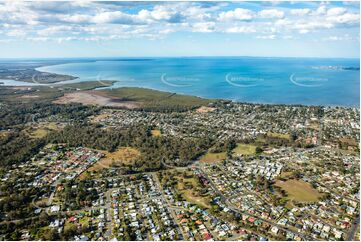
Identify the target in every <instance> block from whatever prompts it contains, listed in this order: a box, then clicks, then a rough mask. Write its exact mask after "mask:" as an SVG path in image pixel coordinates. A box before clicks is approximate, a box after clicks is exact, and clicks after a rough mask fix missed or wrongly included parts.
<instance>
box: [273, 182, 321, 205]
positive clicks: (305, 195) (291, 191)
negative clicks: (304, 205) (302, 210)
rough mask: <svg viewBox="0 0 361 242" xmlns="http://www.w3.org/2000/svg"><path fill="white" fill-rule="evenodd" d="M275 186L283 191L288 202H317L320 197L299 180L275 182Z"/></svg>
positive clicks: (319, 194)
mask: <svg viewBox="0 0 361 242" xmlns="http://www.w3.org/2000/svg"><path fill="white" fill-rule="evenodd" d="M275 185H276V186H278V187H280V188H281V189H282V190H284V191H285V192H286V193H287V196H288V197H289V199H290V200H293V201H297V202H317V201H318V200H319V199H320V198H321V196H322V194H321V193H319V192H318V191H317V190H316V189H314V188H313V187H312V186H311V185H310V184H309V183H307V182H304V181H301V180H296V179H292V180H287V181H285V182H283V181H277V182H276V184H275Z"/></svg>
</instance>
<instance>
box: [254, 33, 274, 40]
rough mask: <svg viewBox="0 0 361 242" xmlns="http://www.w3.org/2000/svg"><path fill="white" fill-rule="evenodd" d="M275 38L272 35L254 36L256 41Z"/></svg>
mask: <svg viewBox="0 0 361 242" xmlns="http://www.w3.org/2000/svg"><path fill="white" fill-rule="evenodd" d="M275 38H276V35H274V34H271V35H260V36H256V39H275Z"/></svg>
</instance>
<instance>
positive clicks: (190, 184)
mask: <svg viewBox="0 0 361 242" xmlns="http://www.w3.org/2000/svg"><path fill="white" fill-rule="evenodd" d="M175 178H176V179H177V181H178V182H177V190H178V192H179V193H181V194H182V196H183V197H184V199H186V200H187V201H188V202H191V203H194V204H197V205H199V206H201V207H206V208H210V204H209V201H210V199H209V197H208V196H202V195H201V194H199V192H198V189H197V188H199V187H201V184H200V183H199V181H198V179H197V178H196V177H195V176H193V175H191V176H187V178H186V177H184V176H182V175H180V176H176V177H175Z"/></svg>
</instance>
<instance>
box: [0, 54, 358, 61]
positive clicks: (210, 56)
mask: <svg viewBox="0 0 361 242" xmlns="http://www.w3.org/2000/svg"><path fill="white" fill-rule="evenodd" d="M222 57H223V58H225V57H226V58H302V59H311V58H312V59H358V60H360V56H358V57H323V56H250V55H209V56H208V55H194V56H193V55H188V56H186V55H185V56H181V55H179V56H84V57H0V60H59V59H117V58H127V59H136V58H144V59H151V58H222Z"/></svg>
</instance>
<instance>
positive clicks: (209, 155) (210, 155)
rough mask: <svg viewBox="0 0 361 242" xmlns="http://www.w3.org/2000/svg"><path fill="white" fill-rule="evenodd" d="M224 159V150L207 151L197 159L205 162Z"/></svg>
mask: <svg viewBox="0 0 361 242" xmlns="http://www.w3.org/2000/svg"><path fill="white" fill-rule="evenodd" d="M224 159H226V152H220V153H211V152H207V153H206V154H205V155H203V156H202V157H201V158H200V159H199V161H200V162H205V163H215V162H218V161H222V160H224Z"/></svg>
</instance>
